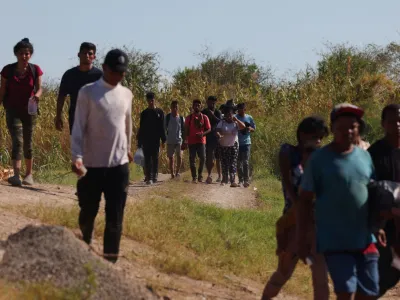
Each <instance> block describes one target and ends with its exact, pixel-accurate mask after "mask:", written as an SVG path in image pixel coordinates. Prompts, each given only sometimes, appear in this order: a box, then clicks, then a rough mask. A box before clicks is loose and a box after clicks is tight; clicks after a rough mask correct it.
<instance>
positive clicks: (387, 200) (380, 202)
mask: <svg viewBox="0 0 400 300" xmlns="http://www.w3.org/2000/svg"><path fill="white" fill-rule="evenodd" d="M399 207H400V183H398V182H394V181H388V180H380V181H372V182H370V183H369V184H368V209H369V221H370V225H371V227H372V228H377V227H381V226H382V225H381V224H380V223H381V222H382V220H381V218H380V213H381V212H383V211H390V210H391V209H392V208H399Z"/></svg>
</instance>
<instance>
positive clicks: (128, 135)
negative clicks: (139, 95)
mask: <svg viewBox="0 0 400 300" xmlns="http://www.w3.org/2000/svg"><path fill="white" fill-rule="evenodd" d="M132 98H133V95H130V99H129V104H128V108H127V110H126V115H125V132H126V138H127V141H128V152H131V148H132Z"/></svg>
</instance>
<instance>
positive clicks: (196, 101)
mask: <svg viewBox="0 0 400 300" xmlns="http://www.w3.org/2000/svg"><path fill="white" fill-rule="evenodd" d="M196 103H198V104H200V105H201V101H200V100H199V99H194V100H193V104H196Z"/></svg>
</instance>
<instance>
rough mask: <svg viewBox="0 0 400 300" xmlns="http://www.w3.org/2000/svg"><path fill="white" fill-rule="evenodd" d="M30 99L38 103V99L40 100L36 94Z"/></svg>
mask: <svg viewBox="0 0 400 300" xmlns="http://www.w3.org/2000/svg"><path fill="white" fill-rule="evenodd" d="M32 99H33V100H35V102H36V103H39V100H40V99H39V97H38V96H36V95H34V96H33V97H32Z"/></svg>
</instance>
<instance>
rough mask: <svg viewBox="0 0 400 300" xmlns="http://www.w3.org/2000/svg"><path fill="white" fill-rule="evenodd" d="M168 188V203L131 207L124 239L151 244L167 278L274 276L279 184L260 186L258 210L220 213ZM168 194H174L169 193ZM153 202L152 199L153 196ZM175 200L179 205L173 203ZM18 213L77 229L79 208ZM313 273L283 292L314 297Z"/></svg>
mask: <svg viewBox="0 0 400 300" xmlns="http://www.w3.org/2000/svg"><path fill="white" fill-rule="evenodd" d="M172 184H173V185H174V187H175V185H176V183H167V184H165V189H164V193H165V194H164V198H163V197H159V196H158V197H154V198H150V199H148V200H147V201H143V202H139V203H130V204H128V205H127V207H126V210H125V217H124V230H123V233H124V236H125V237H128V238H132V239H134V240H137V241H140V242H142V243H144V244H147V245H149V246H151V247H152V248H154V249H155V250H157V252H158V253H159V255H157V257H153V258H150V259H148V260H149V261H150V262H151V263H152V264H153V265H154V266H156V267H157V268H158V269H159V270H161V271H163V272H166V273H176V274H180V275H187V276H190V277H192V278H195V279H206V280H222V278H223V275H224V274H232V273H233V274H235V275H237V276H241V277H246V278H250V279H253V280H256V281H259V282H262V283H264V282H265V281H266V280H267V279H268V278H269V277H270V276H271V275H272V273H273V272H274V271H275V268H276V265H277V259H276V255H275V249H276V244H275V222H276V220H277V219H278V217H279V216H280V215H281V212H282V208H283V199H282V196H281V193H280V191H279V189H278V187H279V182H278V181H277V180H276V179H272V178H270V179H267V180H260V181H257V182H256V183H255V184H256V186H257V187H258V192H259V193H258V196H259V198H260V201H261V202H262V203H264V206H263V208H262V209H260V210H245V209H242V210H237V209H235V210H234V209H228V210H226V209H222V208H219V207H216V206H212V205H205V204H201V203H198V202H195V201H192V200H190V199H182V198H181V197H179V195H178V194H177V193H176V192H175V191H176V190H179V188H180V187H179V186H177V189H172ZM169 191H170V192H169ZM149 197H151V195H149ZM172 199H176V200H172ZM18 212H20V213H22V214H24V215H27V216H29V217H31V218H36V219H40V220H42V221H43V222H45V223H49V224H58V225H63V226H66V227H70V228H76V227H77V216H78V208H76V207H74V208H64V207H60V208H50V207H47V206H43V205H41V206H35V207H20V208H18ZM103 230H104V215H103V213H102V212H100V215H99V217H98V218H97V219H96V227H95V234H96V235H97V236H98V237H99V238H100V239H101V238H102V235H103ZM310 275H311V274H310V271H309V270H308V269H307V268H306V267H304V266H303V265H302V264H301V263H299V266H298V267H297V269H296V272H295V274H294V276H293V278H292V279H291V280H290V282H289V283H288V285H287V286H285V291H286V292H288V293H295V294H297V295H302V296H304V295H310V292H311V291H312V287H311V279H310V277H311V276H310Z"/></svg>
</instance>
